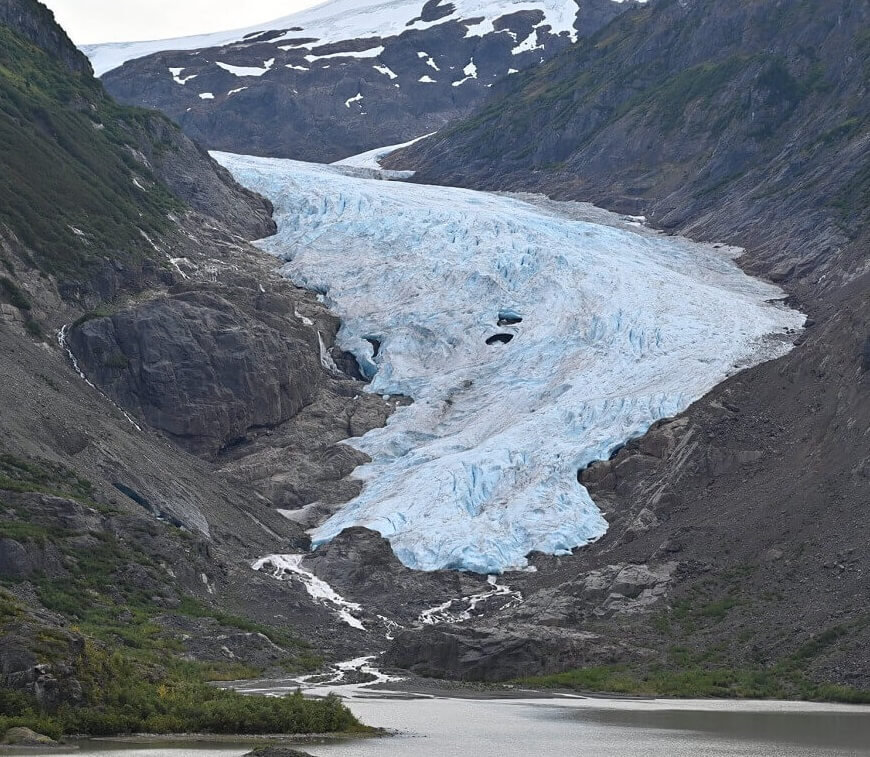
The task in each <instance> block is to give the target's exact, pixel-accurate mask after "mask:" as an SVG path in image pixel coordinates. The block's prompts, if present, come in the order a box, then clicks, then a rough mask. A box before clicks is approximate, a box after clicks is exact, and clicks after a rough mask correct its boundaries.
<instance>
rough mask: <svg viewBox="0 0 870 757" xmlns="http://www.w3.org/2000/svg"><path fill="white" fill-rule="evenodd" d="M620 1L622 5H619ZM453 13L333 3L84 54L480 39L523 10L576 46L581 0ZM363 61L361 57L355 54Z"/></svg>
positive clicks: (459, 1)
mask: <svg viewBox="0 0 870 757" xmlns="http://www.w3.org/2000/svg"><path fill="white" fill-rule="evenodd" d="M617 1H619V0H617ZM451 4H452V5H453V6H454V11H453V13H451V14H449V15H447V16H445V17H444V18H441V19H438V20H436V21H421V20H420V19H419V16H420V7H421V3H420V2H410V1H409V0H332V1H331V2H326V3H322V4H320V5H317V6H315V7H313V8H308V9H306V10H303V11H299V12H298V13H294V14H292V15H289V16H285V17H283V18H279V19H275V20H274V21H271V22H269V23H267V24H258V25H257V26H250V27H247V28H245V29H234V30H231V31H226V32H217V33H215V34H201V35H197V36H193V37H177V38H175V39H166V40H151V41H145V42H112V43H108V44H100V45H85V46H84V47H82V50H83V51H84V53H85V54H86V55H87V56H88V57H89V58H90V59H91V63H92V65H93V67H94V71H95V72H96V75H97V76H102V75H103V74H105V73H106V72H108V71H111V70H112V69H115V68H118V67H119V66H121V65H123V64H124V63H125V62H126V61H128V60H134V59H136V58H142V57H145V56H147V55H151V54H153V53H157V52H164V51H169V50H178V51H183V50H201V49H203V48H211V47H225V46H228V45H232V44H234V43H235V44H239V45H247V44H249V42H250V39H247V40H246V39H245V36H246V35H250V34H252V33H255V32H263V31H264V30H271V29H291V28H301V31H288V32H287V33H286V34H284V35H281V36H279V37H276V38H275V39H273V40H270V41H269V43H266V44H274V45H275V46H276V48H277V47H278V46H279V45H283V46H284V47H288V46H290V45H288V44H287V43H288V42H289V43H292V40H293V39H294V38H298V37H312V38H315V39H317V40H319V43H320V44H324V45H325V44H331V43H336V42H342V41H345V40H350V39H365V38H367V37H383V38H386V37H392V36H397V35H399V34H402V33H403V32H406V31H413V30H416V31H421V30H425V29H431V28H433V27H436V26H440V25H443V24H445V23H450V22H455V21H460V22H464V21H465V20H466V19H475V18H481V17H483V21H481V22H479V23H476V24H467V29H468V30H467V33H466V36H468V37H481V36H483V35H485V34H490V33H492V32H494V31H495V27H494V26H493V22H494V21H495V20H496V19H499V18H501V17H502V16H504V15H506V14H509V13H516V12H518V11H527V10H528V11H535V10H539V11H543V13H544V21H543V23H545V24H547V25H549V26H550V27H551V28H552V30H553V34H565V35H567V36H568V37H570V39H571V40H572V41H576V39H577V32H576V30H575V29H574V23H575V21H576V19H577V3H576V0H526V1H523V0H451ZM415 19H416V20H415ZM352 55H354V56H356V57H359V53H352Z"/></svg>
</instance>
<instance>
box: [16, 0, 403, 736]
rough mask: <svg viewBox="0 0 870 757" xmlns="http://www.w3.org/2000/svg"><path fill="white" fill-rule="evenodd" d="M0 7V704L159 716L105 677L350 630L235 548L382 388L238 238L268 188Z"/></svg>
mask: <svg viewBox="0 0 870 757" xmlns="http://www.w3.org/2000/svg"><path fill="white" fill-rule="evenodd" d="M0 21H2V23H0V140H2V142H3V144H4V146H5V148H6V149H3V150H2V151H0V194H2V202H0V354H2V356H3V358H2V360H0V408H2V412H0V730H4V729H5V727H6V726H7V725H10V724H13V725H14V724H15V723H14V722H12V721H10V720H9V719H8V718H10V717H12V719H13V720H14V719H15V717H18V716H20V717H24V716H27V717H30V718H33V717H42V715H40V714H39V713H43V714H44V713H48V714H49V715H50V716H51V718H54V719H53V720H51V723H50V725H51V727H52V728H55V729H57V728H60V727H61V726H59V725H58V722H60V721H63V722H65V723H67V724H68V726H69V727H71V728H80V729H84V730H86V731H87V732H112V731H116V730H124V729H129V728H133V729H141V728H142V727H147V728H149V729H151V728H153V729H157V730H160V729H164V730H165V729H166V728H170V729H171V728H172V727H173V726H172V722H173V721H168V720H165V719H164V720H162V721H153V722H152V721H149V722H150V725H149V724H144V723H143V722H142V721H141V720H135V722H134V720H130V719H127V720H118V719H117V718H118V715H117V712H114V711H113V709H112V708H113V707H114V706H116V705H117V700H116V699H113V697H116V696H120V697H122V698H123V697H125V696H140V695H141V696H147V695H149V692H150V694H154V696H155V697H156V685H157V684H156V683H155V682H156V681H164V682H165V683H166V684H167V685H168V686H169V688H170V689H172V690H174V688H173V687H176V686H178V687H181V688H185V687H190V686H194V687H195V686H200V685H204V683H203V682H204V681H205V680H207V679H210V678H215V677H217V678H220V677H227V676H235V677H238V676H240V675H251V674H254V673H256V672H261V671H264V670H268V669H271V670H274V671H287V670H303V669H308V668H310V667H312V666H316V665H318V664H319V661H320V660H321V659H322V656H326V657H331V656H337V657H339V658H341V657H343V656H345V655H348V654H350V652H356V651H357V649H358V647H359V644H360V643H362V642H360V638H366V637H365V635H364V634H358V636H357V638H356V639H355V640H354V642H353V643H352V644H351V645H350V646H349V647H348V645H347V639H346V637H345V636H344V635H342V633H341V632H340V629H339V630H338V631H337V630H336V629H335V628H334V625H335V624H336V622H337V621H336V617H335V614H334V613H333V612H332V611H331V610H330V609H329V608H326V607H323V606H322V605H320V604H319V603H317V602H315V601H313V600H312V598H311V597H310V596H309V594H308V593H307V592H306V590H305V588H304V586H302V585H301V584H300V583H298V582H278V581H275V580H274V579H273V578H271V577H269V576H268V575H266V574H263V573H258V572H255V571H254V570H253V569H252V564H253V562H254V560H255V559H256V558H258V557H260V556H262V555H265V554H271V553H274V552H286V551H293V550H299V549H304V548H305V547H306V546H307V544H308V537H307V536H306V535H305V533H304V531H303V529H302V528H301V526H299V525H297V524H295V523H292V522H291V521H289V520H288V519H286V518H284V517H282V516H281V515H280V514H279V513H278V512H277V511H276V510H275V507H274V506H276V505H277V506H281V505H282V504H284V503H287V502H288V501H292V502H293V503H294V504H299V503H301V504H305V503H307V502H310V501H313V500H314V499H322V500H325V501H330V497H332V498H334V499H335V501H342V500H343V499H346V498H347V497H349V496H351V495H352V494H353V493H355V492H356V491H357V487H358V484H357V483H354V482H350V481H347V480H345V478H344V477H345V476H346V474H347V473H348V472H349V471H350V470H352V469H353V468H354V467H355V466H356V465H357V464H358V463H359V462H360V459H361V458H360V456H359V455H358V453H354V452H353V451H352V450H349V449H346V448H344V447H340V446H337V443H338V442H339V441H341V440H342V439H344V438H346V437H347V436H349V435H351V434H354V433H362V432H364V431H366V430H368V429H369V428H371V427H373V426H375V425H379V424H381V423H383V422H384V420H385V418H386V416H387V414H388V406H387V405H386V403H385V402H384V401H383V400H382V399H381V398H379V397H378V398H376V397H372V396H370V395H364V394H363V393H362V392H361V391H360V386H361V384H360V381H359V380H358V379H356V378H353V377H352V376H350V375H347V374H345V373H342V372H341V370H340V369H339V368H338V365H344V366H346V367H348V369H349V368H350V367H351V363H350V362H348V361H347V360H346V359H345V356H344V355H342V354H341V353H340V352H339V351H337V350H334V348H332V347H331V345H332V343H333V340H334V337H335V333H336V331H337V329H338V326H339V324H338V321H337V319H336V318H335V317H333V316H332V315H331V314H330V313H329V312H328V311H327V310H326V309H325V308H324V307H323V306H322V305H321V304H320V303H319V302H318V301H317V300H316V298H315V297H314V296H313V295H311V294H309V293H306V292H303V291H301V290H299V289H297V288H295V287H293V286H292V285H291V284H290V283H289V282H287V281H286V280H284V279H283V278H281V277H280V276H278V275H277V274H276V273H275V272H274V268H275V264H274V261H273V259H272V258H270V257H269V256H267V255H264V254H263V253H261V252H260V251H258V250H256V249H255V248H253V247H251V246H249V245H248V244H247V243H246V242H245V241H244V240H246V239H248V238H252V237H262V236H265V235H268V234H269V233H271V232H272V231H273V230H274V228H275V225H274V222H273V221H272V219H271V207H270V205H269V203H268V202H266V201H265V200H263V198H261V197H258V196H256V195H254V194H253V193H251V192H248V191H246V190H245V189H243V188H242V187H241V186H239V185H238V184H237V183H236V182H235V181H234V180H233V179H232V177H231V176H230V175H229V174H228V173H227V172H226V171H225V170H224V169H223V168H221V167H220V166H219V165H218V164H217V163H215V162H214V161H213V160H211V158H209V157H208V155H207V154H206V153H205V152H204V151H203V150H202V149H201V148H199V147H198V146H197V145H196V144H194V143H193V142H192V141H191V140H190V139H189V138H188V137H186V136H184V135H183V134H182V132H181V131H180V129H178V127H177V126H175V125H173V124H172V123H171V122H170V121H169V120H168V119H166V118H165V117H164V116H162V115H159V114H156V113H153V112H148V111H143V110H139V109H135V108H127V107H123V106H119V105H118V104H116V103H115V102H114V101H113V100H112V99H111V98H110V97H109V96H108V95H107V94H106V93H105V91H104V90H103V88H102V85H101V84H100V83H99V82H98V81H97V80H95V79H94V78H93V76H92V73H91V69H90V65H89V63H88V61H87V59H86V58H85V57H84V56H83V55H82V54H81V53H79V52H78V51H77V50H76V49H75V47H74V46H73V45H72V43H71V42H70V41H69V40H68V38H67V37H66V35H65V34H64V33H63V31H62V30H61V29H60V28H59V27H58V26H57V25H56V24H55V23H54V21H53V19H52V17H51V14H50V13H48V11H46V10H45V9H44V7H42V6H41V5H39V4H38V3H37V2H35V0H0ZM167 356H170V357H171V360H168V359H167ZM288 460H289V461H290V462H289V463H288ZM276 608H279V609H278V610H276ZM136 681H140V682H141V681H144V682H145V683H144V684H137V685H136V687H134V688H135V691H134V690H132V689H130V686H132V685H133V683H134V682H136ZM197 690H198V691H199V692H200V693H199V694H198V695H197V696H199V697H202V696H205V697H206V699H207V698H208V697H209V696H210V695H209V694H208V691H210V690H209V689H197ZM119 692H121V693H119ZM152 704H153V702H152V703H151V704H148V705H147V706H148V707H150V706H152ZM288 706H289V705H288ZM143 707H145V705H144V704H143ZM59 708H60V709H59ZM70 708H72V709H70ZM61 709H62V710H63V711H62V712H61ZM76 713H78V714H76ZM143 713H145V714H147V712H146V710H142V712H140V713H139V715H142V717H145V714H143ZM139 715H137V717H138V716H139ZM113 718H114V719H113ZM58 719H60V720H58ZM27 722H28V723H30V722H31V721H30V720H28V721H27ZM69 724H73V725H69ZM175 727H176V728H178V727H180V726H178V725H177V723H176V725H175ZM207 727H209V728H212V727H214V726H213V725H208V726H207ZM101 729H102V731H101Z"/></svg>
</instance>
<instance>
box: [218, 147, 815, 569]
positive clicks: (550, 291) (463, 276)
mask: <svg viewBox="0 0 870 757" xmlns="http://www.w3.org/2000/svg"><path fill="white" fill-rule="evenodd" d="M215 157H216V158H217V159H218V160H219V161H220V162H221V163H222V164H223V165H225V166H226V167H227V168H228V169H230V171H232V173H233V174H234V175H235V177H236V178H237V179H238V180H239V181H240V182H242V183H243V184H245V185H246V186H248V187H249V188H251V189H253V190H255V191H258V192H260V193H262V194H263V195H265V196H267V197H269V198H270V199H271V200H272V202H273V203H274V205H275V208H276V220H277V222H278V227H279V230H278V233H277V235H276V236H274V237H271V238H269V239H265V240H261V241H260V242H258V244H259V245H260V246H261V247H262V248H263V249H264V250H267V251H269V252H271V253H273V254H275V255H276V256H278V257H279V258H281V259H282V260H283V261H285V263H284V266H283V268H282V271H283V273H284V274H285V275H286V276H288V277H290V278H291V279H292V280H293V281H294V282H295V283H297V284H298V285H300V286H303V287H306V288H309V289H311V290H314V291H316V292H318V293H320V294H321V296H322V299H323V301H324V302H325V303H326V304H327V305H328V306H329V307H331V308H332V309H333V310H334V311H335V312H336V313H337V314H338V315H339V316H340V317H341V319H342V327H341V330H340V331H339V334H338V345H339V346H340V347H341V348H342V349H345V350H348V351H350V352H352V353H353V354H354V355H355V356H356V358H357V360H358V362H359V364H360V366H361V369H362V370H363V372H364V373H365V374H366V376H368V377H370V378H371V384H370V386H368V387H367V390H368V391H371V392H375V393H377V394H380V395H384V396H385V397H389V398H392V397H393V396H394V395H405V396H408V397H411V398H412V399H413V400H414V402H413V403H412V404H410V405H407V406H401V407H398V406H397V408H396V410H395V412H394V413H393V415H392V416H391V417H390V419H389V421H388V423H387V425H386V426H385V427H384V428H380V429H377V430H374V431H371V432H369V433H368V434H366V435H365V436H363V437H360V438H357V439H353V440H350V441H349V442H348V443H350V444H352V445H353V446H354V447H356V448H358V449H360V450H362V451H363V452H365V453H366V454H367V455H368V456H369V457H370V459H371V462H370V463H368V464H366V465H364V466H362V467H360V468H358V469H357V470H356V472H355V476H357V477H358V478H359V479H361V480H362V482H363V484H364V486H363V490H362V493H361V494H360V495H359V496H358V497H357V498H356V499H354V500H352V501H351V502H349V503H348V504H347V505H345V506H344V507H342V508H341V509H340V510H339V511H338V512H336V513H335V514H334V515H333V516H332V517H331V518H330V519H329V520H327V521H326V522H325V523H323V524H321V525H320V526H319V527H317V528H316V529H314V531H313V533H312V539H313V543H314V544H315V545H320V544H323V543H325V542H328V541H329V540H330V539H332V538H333V537H335V536H336V535H337V534H339V533H340V532H341V531H342V530H343V529H345V528H348V527H351V526H365V527H366V528H369V529H372V530H375V531H378V532H380V533H381V534H382V535H383V536H385V537H386V538H387V539H388V540H389V541H390V543H391V545H392V548H393V550H394V552H395V554H396V555H397V557H398V558H399V559H400V560H401V561H402V562H403V563H404V564H405V565H407V566H409V567H411V568H416V569H420V570H436V569H441V568H452V569H461V570H468V571H474V572H478V573H485V574H500V573H502V572H504V571H508V570H517V569H523V568H526V567H527V565H528V563H527V559H526V558H527V555H528V554H529V553H530V552H532V551H540V552H544V553H548V554H564V553H567V552H569V551H570V550H572V549H574V548H576V547H578V546H582V545H584V544H588V543H590V542H592V541H594V540H596V539H598V538H600V537H601V536H602V535H603V534H604V533H605V531H606V529H607V522H606V520H605V519H604V517H603V515H602V513H601V512H600V511H599V509H598V507H596V505H595V503H594V502H593V501H592V499H591V498H590V496H589V494H588V492H587V491H586V490H585V488H584V487H583V486H581V485H580V484H579V483H578V471H580V470H582V469H583V468H585V467H586V466H587V465H589V464H590V463H591V462H593V461H595V460H599V459H606V458H608V457H609V456H610V455H611V453H612V452H613V451H614V449H616V448H617V447H618V446H620V445H622V444H623V443H624V442H625V441H626V440H627V439H630V438H632V437H637V436H640V435H642V434H643V433H644V432H645V431H646V430H647V429H648V428H649V426H650V425H651V424H653V423H654V422H655V421H657V420H660V419H662V418H665V417H669V416H673V415H675V414H677V413H679V412H681V411H682V410H684V409H685V408H686V407H687V406H688V405H689V404H690V403H691V402H693V401H694V400H696V399H697V398H699V397H701V396H702V395H704V394H705V393H706V392H707V391H709V390H710V389H711V388H713V387H714V386H715V385H716V384H718V383H720V382H721V381H722V380H724V379H725V378H726V377H728V376H729V375H731V374H733V373H735V372H737V371H739V370H741V369H743V368H746V367H749V366H752V365H754V364H757V363H759V362H762V361H765V360H768V359H772V358H775V357H778V356H780V355H783V354H785V353H786V352H787V351H788V350H789V349H791V347H792V343H793V340H794V338H795V333H796V332H797V331H798V330H799V329H800V328H801V327H802V325H803V322H804V316H803V315H802V314H800V313H799V312H797V311H794V310H791V309H789V308H787V307H786V306H785V305H784V304H783V303H782V298H783V293H782V291H781V290H780V289H779V288H777V287H776V286H774V285H773V284H770V283H767V282H764V281H761V280H758V279H754V278H751V277H749V276H747V275H746V274H744V273H743V272H742V271H741V270H740V269H739V268H738V266H737V265H736V263H735V262H734V258H735V256H736V255H737V254H738V253H739V250H738V249H737V248H729V247H725V246H721V245H712V244H699V243H695V242H690V241H688V240H686V239H683V238H679V237H672V236H667V235H664V234H661V233H658V232H656V231H653V230H651V229H648V228H645V227H644V226H643V225H642V224H641V223H638V221H637V219H633V218H630V217H621V216H617V215H615V214H611V213H607V212H606V211H603V210H600V209H598V208H595V207H593V206H591V205H587V204H583V203H560V202H553V201H549V200H546V199H544V198H540V197H536V196H510V195H503V194H494V193H484V192H475V191H471V190H465V189H456V188H447V187H433V186H424V185H415V184H407V183H402V182H394V181H385V180H379V179H374V178H361V177H359V176H355V175H349V174H352V173H353V171H354V169H353V168H343V167H341V166H323V165H314V164H306V163H299V162H295V161H290V160H278V159H268V158H255V157H248V156H238V155H230V154H225V153H215ZM391 401H392V399H391Z"/></svg>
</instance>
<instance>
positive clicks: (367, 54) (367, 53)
mask: <svg viewBox="0 0 870 757" xmlns="http://www.w3.org/2000/svg"><path fill="white" fill-rule="evenodd" d="M383 52H384V48H383V45H381V46H380V47H373V48H371V49H370V50H360V51H358V52H346V53H330V54H329V55H306V56H305V60H307V61H308V62H309V63H314V62H315V61H318V60H330V59H331V58H377V57H379V56H380V55H381V53H383Z"/></svg>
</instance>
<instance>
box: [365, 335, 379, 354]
mask: <svg viewBox="0 0 870 757" xmlns="http://www.w3.org/2000/svg"><path fill="white" fill-rule="evenodd" d="M365 340H366V341H367V342H368V343H369V344H370V345H371V346H372V349H373V350H374V352H372V357H377V356H378V353H379V352H380V351H381V340H380V339H376V338H375V337H373V336H367V337H365Z"/></svg>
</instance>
